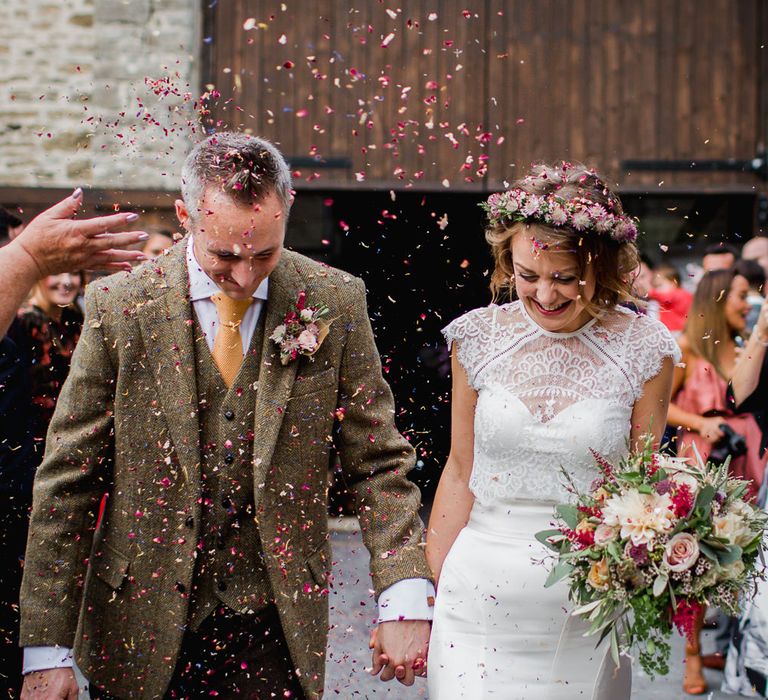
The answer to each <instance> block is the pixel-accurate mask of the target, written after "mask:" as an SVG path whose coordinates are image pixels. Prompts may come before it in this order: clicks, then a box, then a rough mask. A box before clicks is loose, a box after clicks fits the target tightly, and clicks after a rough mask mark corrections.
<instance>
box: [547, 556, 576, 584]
mask: <svg viewBox="0 0 768 700" xmlns="http://www.w3.org/2000/svg"><path fill="white" fill-rule="evenodd" d="M572 571H573V565H572V564H569V563H568V562H567V561H561V562H558V563H557V564H556V565H555V566H554V567H553V568H552V571H550V572H549V576H547V580H546V581H545V582H544V588H549V587H550V586H554V585H555V584H556V583H557V582H558V581H561V580H562V579H564V578H565V577H566V576H568V575H570V573H571V572H572Z"/></svg>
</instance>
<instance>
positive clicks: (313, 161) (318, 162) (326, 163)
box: [286, 156, 352, 170]
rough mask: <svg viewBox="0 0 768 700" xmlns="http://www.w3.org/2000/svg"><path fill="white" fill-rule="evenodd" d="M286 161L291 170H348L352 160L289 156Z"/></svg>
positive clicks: (342, 157)
mask: <svg viewBox="0 0 768 700" xmlns="http://www.w3.org/2000/svg"><path fill="white" fill-rule="evenodd" d="M286 160H287V161H288V165H289V166H290V167H291V168H316V169H318V170H349V169H351V168H352V159H351V158H347V157H345V156H337V157H331V158H320V157H318V158H312V157H311V156H294V157H290V156H289V157H287V158H286Z"/></svg>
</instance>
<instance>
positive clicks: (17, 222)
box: [0, 207, 24, 248]
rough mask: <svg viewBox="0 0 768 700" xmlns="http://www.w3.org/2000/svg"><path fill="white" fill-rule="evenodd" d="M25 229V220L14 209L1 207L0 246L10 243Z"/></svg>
mask: <svg viewBox="0 0 768 700" xmlns="http://www.w3.org/2000/svg"><path fill="white" fill-rule="evenodd" d="M23 229H24V222H23V221H22V220H21V219H20V218H19V217H18V216H16V214H14V213H13V212H12V211H8V209H6V208H5V207H0V248H2V247H3V246H5V245H8V243H10V242H11V241H12V240H13V239H14V238H16V236H18V235H19V234H20V233H21V232H22V230H23Z"/></svg>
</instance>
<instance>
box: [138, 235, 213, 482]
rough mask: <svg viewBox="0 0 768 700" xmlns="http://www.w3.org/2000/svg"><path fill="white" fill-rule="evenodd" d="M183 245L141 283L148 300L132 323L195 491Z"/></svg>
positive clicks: (195, 431) (193, 392) (195, 424)
mask: <svg viewBox="0 0 768 700" xmlns="http://www.w3.org/2000/svg"><path fill="white" fill-rule="evenodd" d="M187 240H188V239H187V238H185V239H184V240H182V241H180V242H179V243H177V244H176V245H175V246H174V247H173V249H172V250H171V252H170V253H169V254H168V255H165V256H163V257H162V258H161V259H160V260H159V261H158V264H157V266H156V268H154V269H153V270H152V272H151V273H150V274H148V275H147V276H146V277H145V278H144V284H145V288H146V292H147V296H148V298H149V301H147V303H146V304H144V305H143V306H142V307H141V308H140V309H139V310H138V321H139V327H140V328H141V334H142V337H143V339H144V347H145V348H146V350H147V360H148V362H149V363H150V365H151V368H152V372H153V374H154V377H155V388H156V389H157V393H158V395H159V397H160V402H161V404H162V408H163V411H164V413H165V415H166V419H167V422H168V429H169V431H170V436H171V440H172V442H173V445H174V447H175V449H176V454H177V456H178V459H179V465H180V467H181V470H182V472H183V473H184V476H185V478H186V481H187V483H188V484H189V485H190V486H192V487H193V489H196V488H197V486H198V482H199V480H200V476H199V464H200V445H199V437H198V435H199V421H198V413H197V409H198V397H197V381H196V379H195V354H194V337H193V328H194V325H193V322H192V303H191V302H190V300H189V274H188V272H187V263H186V248H187Z"/></svg>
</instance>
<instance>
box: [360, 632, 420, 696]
mask: <svg viewBox="0 0 768 700" xmlns="http://www.w3.org/2000/svg"><path fill="white" fill-rule="evenodd" d="M429 631H430V624H429V622H428V621H427V620H393V621H391V622H382V623H380V624H379V626H378V627H377V628H376V629H375V630H373V632H372V633H371V641H370V643H369V645H368V646H369V648H370V649H373V654H372V662H373V668H372V669H371V675H372V676H377V675H378V674H379V673H381V675H380V676H379V678H381V680H383V681H391V680H392V679H393V678H397V680H398V681H400V683H402V684H403V685H413V682H414V679H415V677H416V676H422V677H423V676H426V675H427V648H428V647H429Z"/></svg>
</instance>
